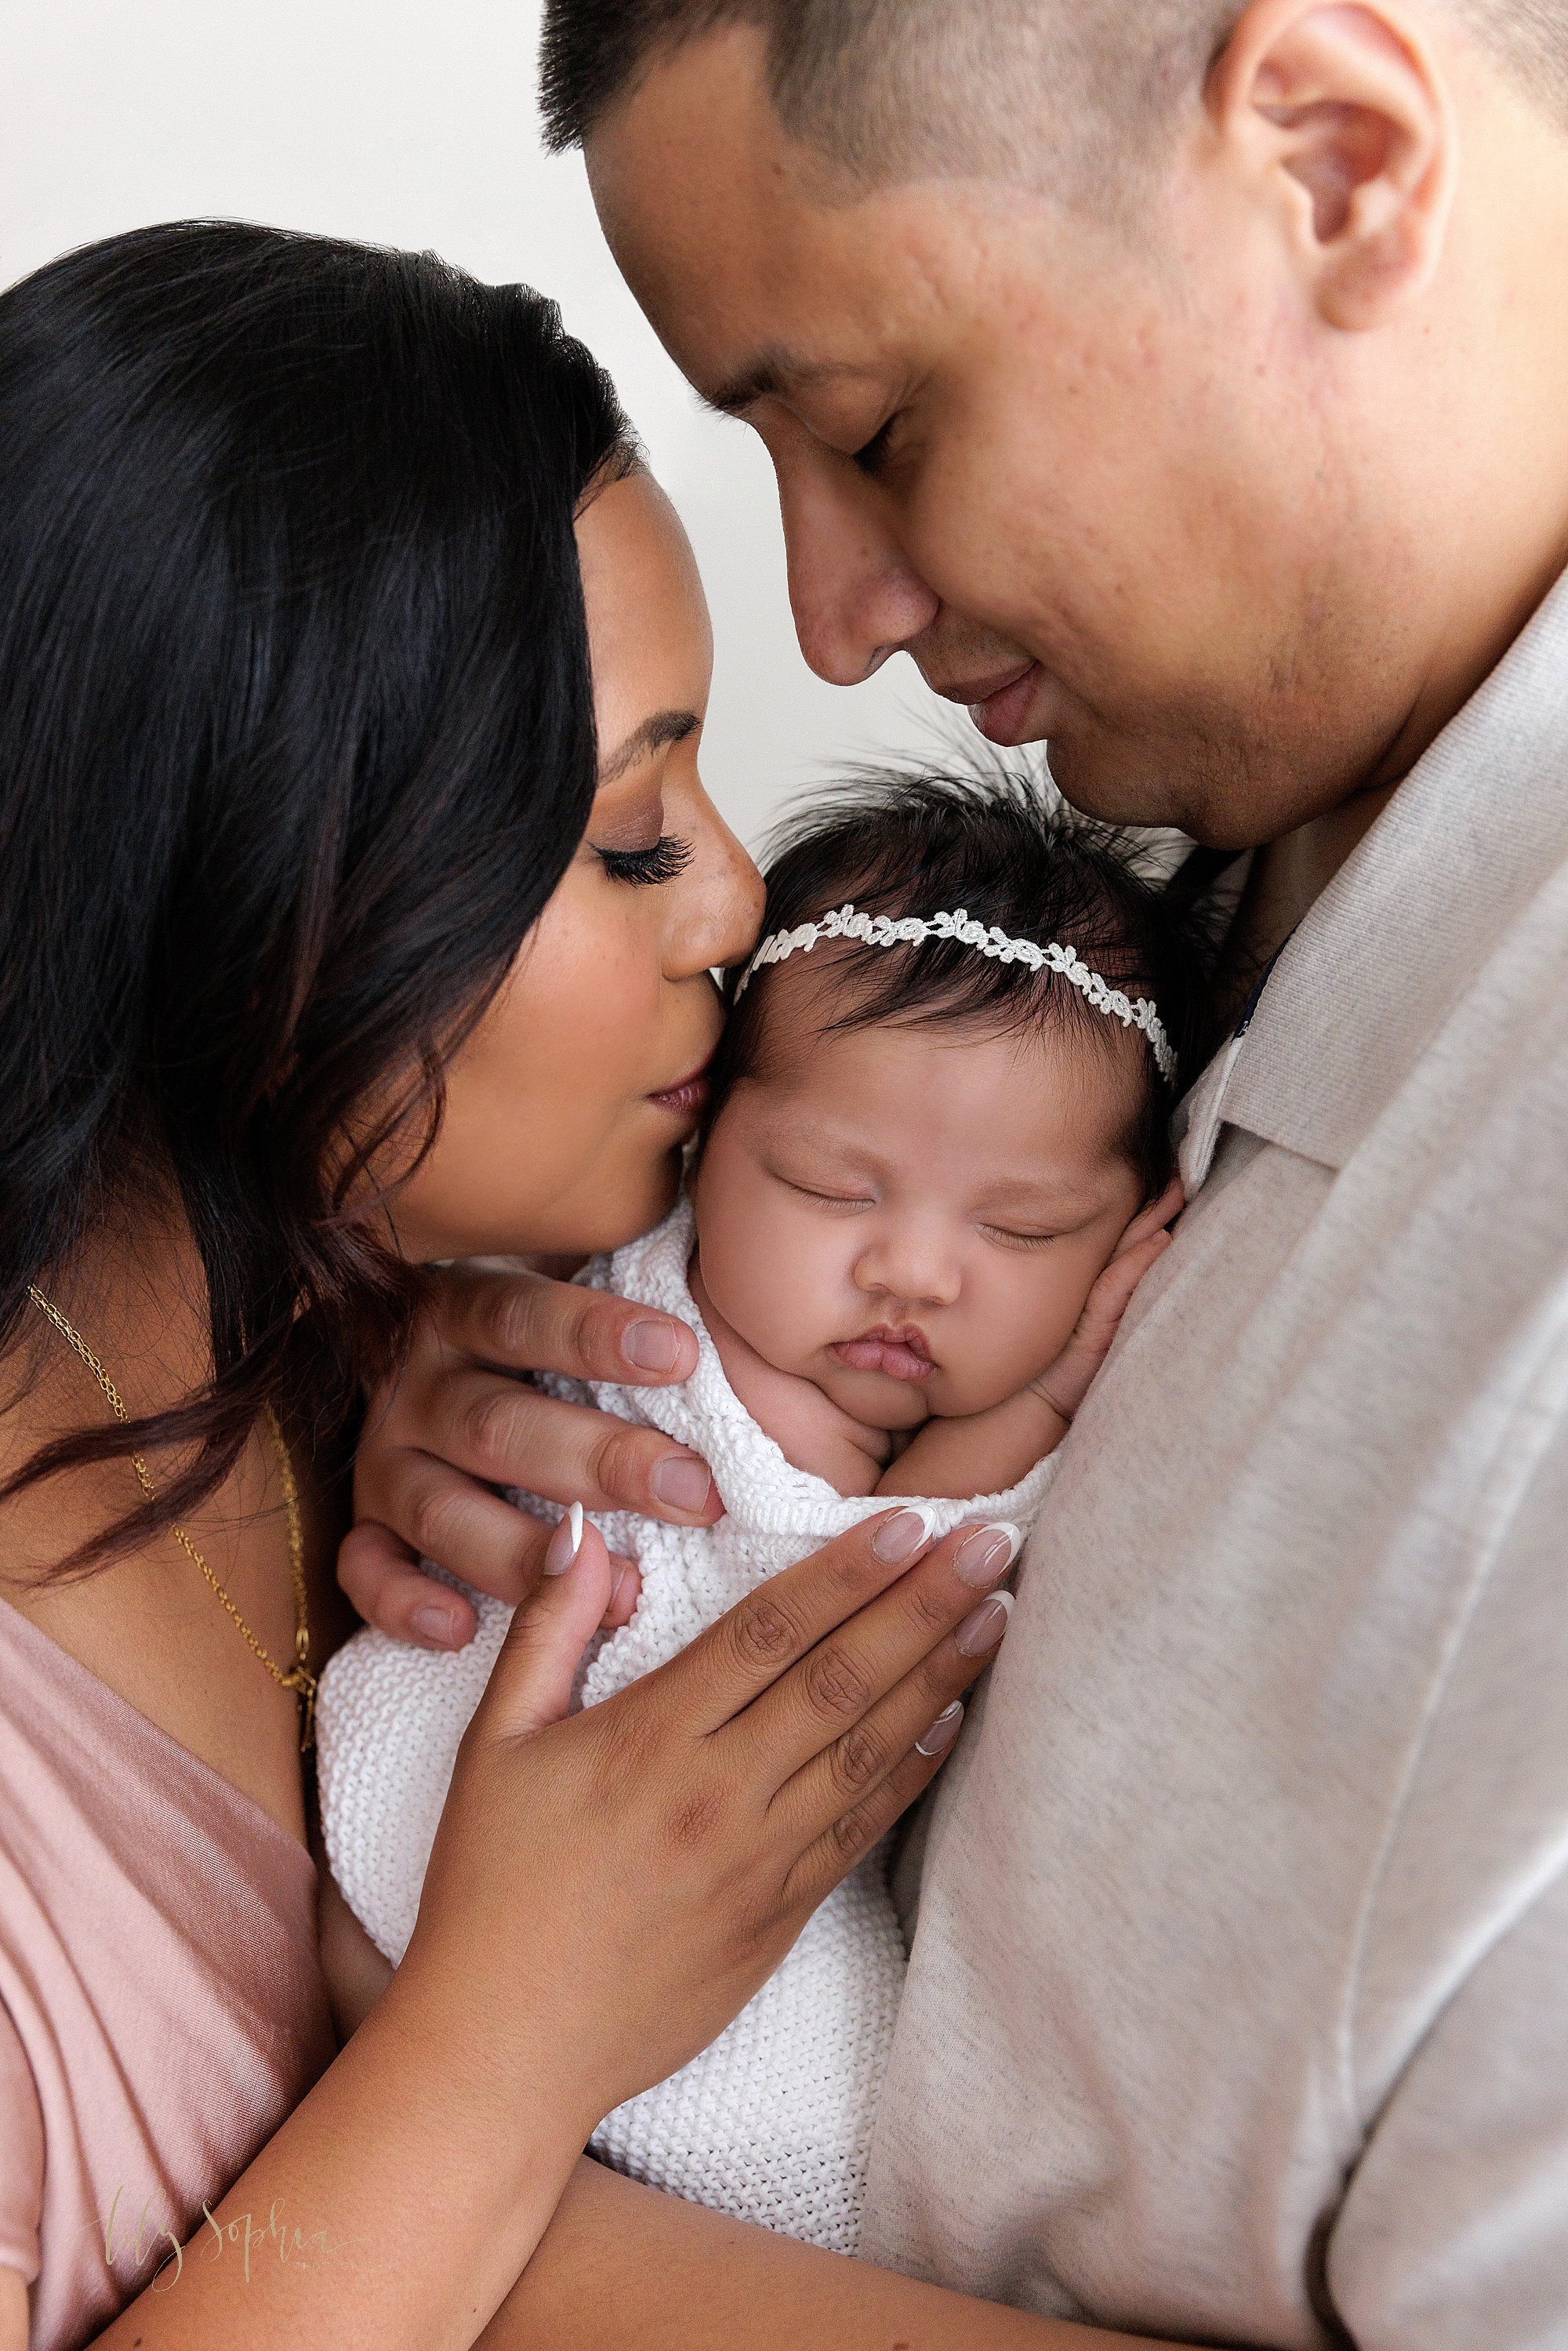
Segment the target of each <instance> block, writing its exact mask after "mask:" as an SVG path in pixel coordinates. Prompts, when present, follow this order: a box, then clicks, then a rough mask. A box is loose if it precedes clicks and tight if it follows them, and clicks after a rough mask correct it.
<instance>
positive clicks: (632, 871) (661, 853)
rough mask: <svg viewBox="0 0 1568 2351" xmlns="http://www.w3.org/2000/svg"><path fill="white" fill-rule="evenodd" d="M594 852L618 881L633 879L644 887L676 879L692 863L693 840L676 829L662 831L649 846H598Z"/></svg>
mask: <svg viewBox="0 0 1568 2351" xmlns="http://www.w3.org/2000/svg"><path fill="white" fill-rule="evenodd" d="M594 854H595V856H596V857H598V859H599V860H600V862H601V864H602V865H603V867H604V870H605V872H607V873H608V874H609V875H610V877H611V879H612V881H614V882H633V883H640V884H642V885H643V887H644V888H647V887H652V886H653V885H655V884H657V883H661V882H673V881H674V878H675V876H676V874H677V873H684V872H685V870H686V868H687V866H688V865H689V864H690V863H691V862H692V846H691V843H690V841H680V840H677V838H676V836H675V835H674V833H673V832H664V833H661V834H660V836H659V838H658V840H657V841H650V842H649V844H648V846H647V847H646V848H645V849H596V850H595V852H594Z"/></svg>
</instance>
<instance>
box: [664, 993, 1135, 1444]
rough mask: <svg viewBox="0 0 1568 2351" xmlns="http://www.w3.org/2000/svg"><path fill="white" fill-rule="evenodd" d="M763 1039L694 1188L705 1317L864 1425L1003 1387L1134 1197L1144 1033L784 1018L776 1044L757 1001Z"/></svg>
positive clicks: (1093, 1270) (909, 1419)
mask: <svg viewBox="0 0 1568 2351" xmlns="http://www.w3.org/2000/svg"><path fill="white" fill-rule="evenodd" d="M769 978H770V981H771V984H772V986H773V987H774V988H775V989H776V990H777V989H779V987H780V985H781V984H782V986H783V987H789V986H790V984H791V983H790V981H789V979H788V978H787V977H786V976H785V975H784V974H783V973H779V974H778V975H769ZM783 1011H784V1007H782V1006H779V1012H780V1013H782V1012H783ZM768 1035H769V1043H770V1046H772V1045H774V1044H775V1043H777V1044H778V1046H779V1050H775V1051H772V1052H770V1054H769V1058H768V1063H767V1065H766V1067H765V1070H764V1071H763V1072H762V1074H760V1075H759V1076H758V1078H756V1079H751V1080H747V1081H744V1082H743V1083H741V1084H740V1085H738V1086H737V1088H736V1090H735V1092H734V1093H733V1094H732V1096H731V1097H730V1099H729V1101H728V1102H727V1103H726V1104H725V1107H724V1109H723V1111H722V1112H721V1113H720V1115H719V1117H718V1119H717V1120H716V1123H715V1126H714V1131H713V1134H712V1135H711V1136H710V1138H709V1140H708V1144H707V1146H706V1150H705V1152H704V1155H703V1158H702V1163H701V1165H700V1168H699V1170H698V1174H697V1178H696V1183H695V1206H696V1220H697V1239H698V1258H699V1261H700V1265H701V1270H702V1280H703V1285H704V1287H705V1289H706V1291H707V1294H708V1296H709V1298H710V1299H711V1301H712V1302H713V1304H714V1306H715V1307H716V1309H717V1311H718V1312H719V1313H720V1314H721V1315H722V1316H723V1317H724V1319H725V1320H726V1321H727V1322H728V1323H729V1324H730V1325H731V1326H732V1328H733V1329H734V1330H735V1331H737V1332H738V1333H739V1335H740V1337H741V1338H742V1339H744V1340H745V1341H746V1342H747V1344H748V1345H749V1346H751V1347H753V1348H755V1349H756V1351H757V1353H758V1354H759V1355H761V1356H762V1357H763V1358H764V1359H765V1360H766V1361H767V1362H768V1363H769V1364H773V1365H774V1366H775V1367H776V1369H778V1370H779V1371H782V1372H789V1373H793V1374H796V1375H797V1376H799V1377H800V1378H803V1379H808V1380H810V1381H811V1382H812V1383H813V1384H815V1385H816V1386H817V1387H819V1388H821V1389H822V1390H823V1392H824V1393H825V1394H826V1395H829V1396H831V1399H832V1400H833V1402H834V1403H835V1404H837V1405H841V1407H842V1408H843V1409H844V1410H845V1411H846V1412H849V1413H850V1414H852V1416H854V1417H855V1418H856V1419H857V1420H860V1421H862V1422H864V1423H866V1424H868V1425H869V1426H872V1427H876V1428H888V1429H897V1428H911V1427H915V1426H918V1425H919V1423H920V1422H921V1421H923V1420H925V1419H927V1418H929V1417H930V1416H932V1415H933V1414H936V1415H940V1416H943V1417H944V1418H946V1417H949V1416H954V1415H961V1414H965V1413H972V1412H980V1411H983V1410H985V1409H986V1407H987V1406H988V1405H993V1404H998V1403H1000V1402H1001V1400H1002V1399H1003V1398H1004V1397H1005V1396H1009V1395H1016V1394H1017V1392H1018V1391H1019V1389H1020V1388H1022V1387H1024V1386H1026V1385H1027V1384H1028V1383H1029V1382H1030V1380H1031V1379H1033V1378H1035V1377H1036V1376H1037V1375H1038V1374H1040V1372H1042V1371H1044V1370H1045V1369H1046V1367H1047V1365H1048V1364H1051V1363H1053V1362H1054V1361H1055V1359H1056V1357H1057V1355H1058V1354H1059V1353H1061V1348H1062V1346H1063V1345H1064V1344H1065V1343H1066V1341H1067V1339H1068V1337H1069V1336H1070V1334H1071V1331H1072V1326H1073V1324H1074V1323H1075V1322H1076V1321H1077V1319H1078V1316H1079V1313H1080V1311H1082V1306H1083V1302H1084V1301H1085V1299H1086V1298H1087V1297H1088V1294H1089V1291H1090V1289H1091V1288H1092V1284H1093V1281H1094V1279H1095V1276H1096V1275H1097V1274H1098V1273H1099V1272H1100V1271H1101V1270H1103V1267H1104V1266H1105V1265H1106V1264H1108V1262H1109V1261H1110V1259H1111V1258H1112V1256H1113V1253H1114V1251H1115V1248H1116V1244H1117V1242H1118V1240H1119V1239H1120V1238H1121V1236H1122V1234H1123V1233H1124V1230H1125V1229H1126V1227H1127V1225H1128V1224H1129V1222H1130V1221H1131V1219H1132V1218H1133V1217H1134V1216H1135V1215H1136V1214H1137V1211H1138V1209H1139V1208H1140V1207H1142V1206H1143V1200H1144V1187H1143V1185H1142V1183H1141V1181H1140V1179H1139V1176H1138V1174H1137V1172H1136V1170H1135V1169H1134V1166H1133V1165H1132V1164H1131V1162H1130V1161H1129V1159H1128V1158H1127V1156H1126V1135H1127V1130H1128V1123H1129V1118H1130V1114H1131V1113H1132V1110H1133V1107H1134V1102H1135V1099H1136V1092H1135V1090H1136V1088H1137V1087H1138V1085H1139V1084H1140V1082H1141V1079H1142V1072H1141V1070H1140V1068H1139V1065H1138V1062H1137V1059H1136V1056H1137V1054H1138V1053H1139V1052H1141V1051H1142V1050H1144V1048H1143V1044H1142V1040H1141V1039H1139V1040H1133V1039H1126V1040H1124V1039H1123V1038H1121V1037H1120V1036H1119V1035H1118V1036H1117V1037H1116V1038H1115V1039H1113V1040H1112V1044H1113V1050H1110V1051H1106V1050H1104V1049H1103V1046H1101V1045H1100V1044H1099V1042H1098V1040H1092V1039H1089V1038H1086V1037H1084V1036H1083V1035H1082V1034H1081V1033H1080V1032H1079V1031H1078V1030H1077V1029H1068V1030H1067V1031H1066V1032H1064V1033H1061V1034H1056V1035H1053V1036H1051V1037H1047V1038H1044V1039H1040V1038H1038V1037H1034V1036H1030V1037H1025V1038H1019V1037H995V1036H988V1035H987V1034H985V1033H984V1032H983V1031H978V1030H973V1029H963V1028H956V1029H955V1028H938V1029H899V1028H892V1027H888V1028H878V1029H858V1030H853V1031H851V1032H849V1033H847V1034H844V1035H840V1036H822V1035H821V1034H817V1033H815V1032H814V1030H813V1029H810V1027H809V1026H807V1025H806V1024H804V1023H801V1024H800V1033H799V1035H798V1036H797V1037H796V1038H795V1039H794V1040H790V1038H789V1035H788V1032H787V1029H786V1033H785V1034H784V1035H783V1036H780V1035H779V1029H778V1028H777V1026H776V1023H775V1019H774V1007H773V1006H771V1005H770V1007H769V1029H768Z"/></svg>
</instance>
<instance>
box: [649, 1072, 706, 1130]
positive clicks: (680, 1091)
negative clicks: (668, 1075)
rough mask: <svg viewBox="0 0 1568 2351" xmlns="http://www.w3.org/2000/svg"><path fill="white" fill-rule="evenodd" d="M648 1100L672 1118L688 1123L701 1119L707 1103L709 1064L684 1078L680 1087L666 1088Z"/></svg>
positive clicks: (651, 1095) (650, 1096)
mask: <svg viewBox="0 0 1568 2351" xmlns="http://www.w3.org/2000/svg"><path fill="white" fill-rule="evenodd" d="M648 1100H649V1101H650V1102H652V1103H653V1105H654V1107H655V1109H657V1110H663V1111H667V1112H668V1113H669V1114H670V1116H671V1117H672V1118H681V1119H685V1120H687V1121H688V1122H689V1121H691V1120H694V1119H697V1118H700V1117H701V1116H702V1113H703V1108H704V1105H705V1104H706V1101H707V1063H706V1061H705V1062H704V1063H703V1065H702V1068H701V1069H700V1070H694V1071H692V1073H691V1075H690V1076H689V1077H685V1078H683V1079H682V1080H681V1081H680V1083H679V1085H675V1086H664V1087H663V1088H662V1089H661V1091H660V1092H658V1093H656V1094H650V1095H649V1096H648Z"/></svg>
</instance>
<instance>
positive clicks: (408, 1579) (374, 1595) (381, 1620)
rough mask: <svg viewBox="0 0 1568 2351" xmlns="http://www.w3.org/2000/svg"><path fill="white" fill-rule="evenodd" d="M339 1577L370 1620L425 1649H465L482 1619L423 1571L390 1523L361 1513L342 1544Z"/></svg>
mask: <svg viewBox="0 0 1568 2351" xmlns="http://www.w3.org/2000/svg"><path fill="white" fill-rule="evenodd" d="M338 1581H339V1583H340V1584H341V1585H342V1587H343V1590H344V1591H345V1592H346V1593H348V1595H349V1598H350V1602H351V1603H352V1604H353V1605H354V1607H355V1608H357V1609H358V1611H359V1613H360V1614H361V1616H362V1617H363V1618H364V1620H365V1622H366V1624H367V1625H375V1626H376V1628H377V1629H378V1631H380V1632H382V1633H388V1634H390V1635H392V1639H393V1640H394V1641H410V1642H413V1644H414V1645H415V1646H416V1647H419V1648H423V1649H462V1648H465V1647H466V1646H467V1645H468V1643H469V1642H470V1641H471V1640H472V1639H473V1638H474V1635H475V1631H476V1627H477V1624H478V1619H477V1618H476V1615H475V1614H474V1609H473V1605H472V1604H471V1603H470V1602H469V1601H467V1600H465V1598H464V1596H463V1594H462V1593H460V1592H454V1591H453V1590H452V1588H451V1586H450V1585H449V1584H445V1583H436V1582H435V1580H434V1577H433V1576H428V1575H424V1574H423V1573H421V1572H420V1566H419V1560H418V1555H417V1553H415V1552H413V1551H412V1550H411V1549H410V1548H409V1546H408V1544H407V1543H405V1542H404V1541H403V1540H402V1537H401V1536H400V1535H396V1534H394V1533H393V1532H392V1529H391V1527H383V1526H382V1525H380V1524H379V1523H378V1522H377V1521H376V1520H374V1519H361V1520H360V1523H359V1525H358V1526H357V1527H354V1528H352V1529H350V1532H349V1533H348V1534H346V1535H345V1536H344V1538H343V1541H342V1542H341V1544H340V1546H339V1550H338Z"/></svg>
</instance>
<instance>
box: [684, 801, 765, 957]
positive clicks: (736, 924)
mask: <svg viewBox="0 0 1568 2351" xmlns="http://www.w3.org/2000/svg"><path fill="white" fill-rule="evenodd" d="M680 823H681V828H682V830H683V831H685V832H686V833H687V834H688V837H689V839H690V841H691V846H692V849H693V850H694V852H695V854H694V856H693V858H692V861H691V863H690V865H689V866H688V868H687V870H686V872H685V875H684V876H683V877H682V880H681V882H680V884H679V890H680V897H679V902H678V908H679V910H678V914H677V917H676V919H675V921H674V922H673V923H672V924H671V925H670V930H669V935H668V938H667V943H666V949H665V962H664V969H665V975H666V977H668V978H670V979H689V978H691V977H693V976H694V975H695V973H697V972H702V971H714V970H719V969H722V968H723V967H724V966H725V965H726V964H732V963H738V962H739V961H740V960H741V958H742V956H747V955H749V954H750V952H751V950H752V948H753V947H754V946H756V945H757V935H758V930H759V929H760V927H761V924H762V908H763V904H764V901H765V899H766V896H767V892H766V888H765V886H764V883H763V880H762V876H761V874H760V873H759V872H758V870H757V867H756V865H755V863H754V862H753V861H752V859H751V858H750V857H749V856H748V855H747V852H746V851H745V850H744V849H743V848H742V847H741V845H740V843H739V841H737V839H736V837H735V835H734V833H733V832H731V831H730V829H729V827H728V825H727V824H726V822H725V821H724V819H723V818H722V817H721V816H720V815H719V812H718V810H716V808H715V807H714V805H713V802H712V801H711V800H710V799H708V798H707V796H706V793H701V794H699V796H698V806H697V809H696V810H695V811H694V812H693V814H692V816H691V817H690V818H689V819H688V816H687V812H686V811H685V810H683V811H682V814H681V819H680Z"/></svg>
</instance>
